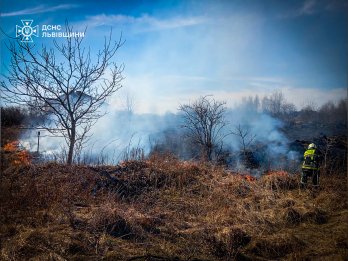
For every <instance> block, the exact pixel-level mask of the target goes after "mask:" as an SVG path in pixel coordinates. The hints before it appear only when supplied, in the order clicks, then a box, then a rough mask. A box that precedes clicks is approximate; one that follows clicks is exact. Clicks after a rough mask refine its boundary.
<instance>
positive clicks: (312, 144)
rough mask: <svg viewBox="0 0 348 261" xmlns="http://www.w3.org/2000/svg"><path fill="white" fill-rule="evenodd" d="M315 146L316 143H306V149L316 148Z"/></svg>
mask: <svg viewBox="0 0 348 261" xmlns="http://www.w3.org/2000/svg"><path fill="white" fill-rule="evenodd" d="M316 148H317V145H315V144H314V143H311V144H309V145H308V149H309V150H310V149H316Z"/></svg>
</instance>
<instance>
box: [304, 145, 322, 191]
mask: <svg viewBox="0 0 348 261" xmlns="http://www.w3.org/2000/svg"><path fill="white" fill-rule="evenodd" d="M303 158H304V160H303V163H302V175H301V188H306V186H307V180H308V177H312V183H313V186H314V188H318V187H319V174H320V173H319V163H320V159H321V153H320V151H319V150H318V149H317V146H316V145H315V144H314V143H311V144H309V145H308V149H307V150H306V151H305V153H304V154H303Z"/></svg>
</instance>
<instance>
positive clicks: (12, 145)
mask: <svg viewBox="0 0 348 261" xmlns="http://www.w3.org/2000/svg"><path fill="white" fill-rule="evenodd" d="M18 146H19V142H18V141H13V142H9V143H7V144H5V146H4V151H5V152H15V151H17V150H18Z"/></svg>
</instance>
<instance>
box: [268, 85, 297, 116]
mask: <svg viewBox="0 0 348 261" xmlns="http://www.w3.org/2000/svg"><path fill="white" fill-rule="evenodd" d="M262 110H263V111H264V112H266V113H269V114H270V115H272V116H275V117H282V116H287V115H288V114H290V113H292V112H294V111H295V110H296V107H295V105H294V104H292V103H288V102H287V101H286V99H285V97H284V95H283V93H282V92H281V91H275V92H274V93H272V94H271V95H270V96H265V97H263V99H262Z"/></svg>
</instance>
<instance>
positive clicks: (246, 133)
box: [231, 124, 256, 158]
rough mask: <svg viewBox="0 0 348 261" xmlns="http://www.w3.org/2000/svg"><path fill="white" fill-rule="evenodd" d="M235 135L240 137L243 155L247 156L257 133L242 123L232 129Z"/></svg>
mask: <svg viewBox="0 0 348 261" xmlns="http://www.w3.org/2000/svg"><path fill="white" fill-rule="evenodd" d="M231 133H232V134H233V135H236V136H237V137H239V139H240V140H239V142H240V145H241V148H242V152H243V156H244V158H245V157H246V154H247V151H248V148H249V146H250V145H251V143H252V142H253V141H254V139H255V137H256V135H255V134H252V133H251V131H250V129H249V128H248V127H243V126H241V125H240V124H239V125H238V126H236V127H235V129H234V130H233V131H231Z"/></svg>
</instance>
